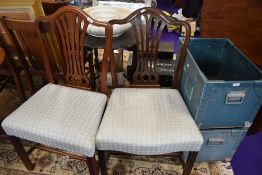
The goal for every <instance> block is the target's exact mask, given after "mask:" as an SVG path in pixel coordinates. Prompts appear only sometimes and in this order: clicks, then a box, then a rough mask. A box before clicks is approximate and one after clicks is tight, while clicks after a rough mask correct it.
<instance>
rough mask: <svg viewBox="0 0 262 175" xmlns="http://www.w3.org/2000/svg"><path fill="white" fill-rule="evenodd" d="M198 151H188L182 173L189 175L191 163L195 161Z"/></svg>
mask: <svg viewBox="0 0 262 175" xmlns="http://www.w3.org/2000/svg"><path fill="white" fill-rule="evenodd" d="M197 153H198V152H194V151H190V152H189V154H188V157H187V161H186V166H185V169H184V170H183V175H190V173H191V170H192V168H193V165H194V163H195V160H196V157H197Z"/></svg>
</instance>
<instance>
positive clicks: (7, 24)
mask: <svg viewBox="0 0 262 175" xmlns="http://www.w3.org/2000/svg"><path fill="white" fill-rule="evenodd" d="M0 21H1V24H2V26H3V28H4V29H5V31H6V34H7V37H8V38H9V40H10V42H11V44H12V45H13V46H14V50H15V51H14V50H13V52H15V53H16V55H17V61H18V65H19V67H21V70H22V71H23V72H24V77H25V79H26V85H27V88H28V89H29V92H30V95H33V94H34V92H35V91H36V86H40V87H41V86H42V85H44V84H45V83H46V74H45V70H44V63H43V54H42V52H43V51H45V49H44V47H43V45H42V43H41V39H40V38H41V35H39V33H38V30H39V29H38V26H37V24H36V22H35V21H32V20H19V19H11V18H7V17H2V19H0ZM6 47H8V46H6ZM49 49H52V47H50V48H49ZM7 50H8V49H7ZM9 55H11V53H10V54H9ZM51 56H53V55H49V59H50V61H51V64H52V67H53V68H52V69H53V70H54V72H55V76H56V78H57V77H59V75H60V74H61V69H59V66H58V63H57V62H56V59H55V58H54V57H51ZM10 59H13V60H14V58H10ZM18 69H19V68H18ZM34 76H36V77H40V78H41V79H42V80H41V81H42V82H43V83H42V84H39V83H38V84H34V82H33V77H34ZM60 77H61V76H60ZM25 91H26V90H25Z"/></svg>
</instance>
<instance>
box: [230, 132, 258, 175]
mask: <svg viewBox="0 0 262 175" xmlns="http://www.w3.org/2000/svg"><path fill="white" fill-rule="evenodd" d="M231 165H232V167H233V170H234V174H235V175H247V174H249V175H262V132H259V133H257V134H255V135H249V136H246V137H245V139H244V140H243V141H242V143H241V144H240V145H239V147H238V149H237V151H236V153H235V155H234V156H233V158H232V160H231Z"/></svg>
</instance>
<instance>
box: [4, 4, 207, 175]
mask: <svg viewBox="0 0 262 175" xmlns="http://www.w3.org/2000/svg"><path fill="white" fill-rule="evenodd" d="M142 19H143V20H145V21H146V22H145V23H144V21H143V20H142ZM5 20H6V24H7V26H8V25H10V26H11V25H12V24H11V20H9V22H8V20H7V19H5ZM127 21H128V22H130V23H131V24H132V26H133V29H134V33H135V37H136V58H137V69H136V71H135V74H134V77H136V80H137V82H140V83H144V84H146V86H147V87H148V86H149V85H154V84H155V83H156V82H157V80H158V74H157V72H156V59H157V57H156V56H157V51H158V46H159V42H160V36H161V34H162V31H163V28H164V26H165V25H166V24H169V23H170V24H173V25H183V26H185V28H186V30H187V35H186V38H185V44H184V45H183V47H182V48H181V49H182V52H181V54H180V55H179V59H178V64H177V69H176V73H175V78H174V87H176V88H178V87H179V81H180V76H181V72H182V68H183V63H184V59H185V54H186V49H187V45H188V42H189V35H190V32H189V31H190V28H189V26H188V24H187V23H185V22H180V21H173V20H171V19H169V18H168V17H167V16H165V15H164V14H163V13H162V12H161V11H160V10H157V9H153V8H143V9H139V10H137V11H135V12H133V13H132V14H131V15H130V16H128V17H127V18H126V19H124V20H114V21H111V22H110V23H111V24H123V23H126V22H127ZM8 23H9V24H8ZM36 23H37V26H39V30H38V32H37V33H38V35H41V37H40V38H41V42H40V43H42V46H43V48H45V50H46V52H45V51H44V50H43V51H40V52H41V54H43V58H44V60H43V62H44V66H45V70H46V76H47V78H48V81H49V84H47V85H45V86H44V87H43V88H41V89H40V90H39V91H37V92H36V93H35V94H34V95H33V96H32V97H31V98H29V99H28V100H27V101H26V102H25V103H24V104H23V105H21V106H20V107H19V108H18V109H17V110H16V111H14V112H13V113H12V114H11V115H9V116H8V117H7V118H6V119H5V120H4V121H3V122H2V127H3V129H4V130H5V132H6V133H7V134H8V135H9V137H10V140H11V142H12V143H13V144H14V147H15V150H16V151H17V153H18V155H19V156H20V158H21V160H22V161H23V163H24V164H25V166H26V167H27V169H29V170H32V169H33V164H32V163H31V161H30V159H29V158H28V152H26V151H25V149H24V148H23V146H22V143H21V141H20V139H19V138H22V139H26V140H30V141H34V142H37V143H40V144H44V145H47V146H49V147H44V146H37V147H38V148H42V149H45V150H49V151H50V150H51V148H50V147H53V148H56V149H62V150H65V151H69V152H72V153H74V154H77V155H84V156H85V157H86V159H85V160H86V162H87V165H88V167H89V171H90V174H92V175H97V174H98V166H97V164H96V162H97V161H96V159H95V151H96V150H97V153H98V158H99V163H100V168H101V171H102V174H103V175H106V174H107V168H106V166H107V159H108V157H107V155H108V154H107V153H112V152H115V153H128V154H137V155H166V154H169V153H175V152H185V151H189V155H188V158H187V161H186V162H184V161H182V166H183V175H186V174H190V172H191V169H192V167H193V164H194V161H195V159H196V156H197V151H199V150H200V147H201V145H202V142H203V138H202V136H201V134H200V132H199V130H198V128H197V126H196V124H195V123H194V121H193V119H192V117H191V115H190V113H189V111H188V109H187V107H186V105H185V103H184V102H183V99H182V97H181V95H180V94H179V91H178V90H177V89H157V88H116V89H114V90H113V91H112V94H111V97H110V99H109V101H108V103H107V96H106V95H105V93H106V92H107V84H106V83H107V81H106V80H107V67H108V57H110V58H111V59H112V53H113V52H112V49H111V47H112V46H111V44H112V25H110V24H109V23H104V22H98V21H96V20H94V19H92V18H91V17H90V16H88V15H87V14H85V13H84V12H83V11H82V10H80V9H77V8H75V7H70V6H68V7H62V8H60V9H59V10H58V11H57V12H55V13H54V14H53V15H51V16H46V17H40V18H38V19H36ZM89 25H95V26H98V27H103V28H105V33H106V38H105V48H104V53H103V59H102V63H101V64H102V69H101V74H100V83H99V92H101V93H97V92H93V91H86V90H83V89H89V90H90V89H91V81H92V77H93V76H92V75H91V74H92V72H93V71H92V70H93V68H92V59H90V60H89V61H88V64H87V63H86V59H85V58H86V56H85V51H84V42H85V35H86V31H87V27H88V26H89ZM53 35H54V37H51V38H55V40H56V43H57V45H58V46H59V51H60V54H59V55H60V56H59V57H58V58H57V59H58V63H59V64H60V65H61V67H63V71H64V76H65V84H64V85H56V84H54V83H55V78H54V71H53V68H52V66H51V63H50V59H49V58H48V55H49V54H48V51H49V50H47V49H46V48H47V45H48V43H49V42H48V38H49V37H50V36H53ZM48 36H49V37H48ZM87 42H88V41H87ZM110 61H111V64H112V63H113V61H112V60H110ZM87 65H88V66H89V68H88V69H87V68H86V66H87ZM77 87H80V88H81V89H78V88H77ZM56 151H57V150H56ZM62 154H65V153H64V152H62ZM71 156H72V155H71ZM72 157H73V158H75V157H76V156H72ZM82 160H83V159H82Z"/></svg>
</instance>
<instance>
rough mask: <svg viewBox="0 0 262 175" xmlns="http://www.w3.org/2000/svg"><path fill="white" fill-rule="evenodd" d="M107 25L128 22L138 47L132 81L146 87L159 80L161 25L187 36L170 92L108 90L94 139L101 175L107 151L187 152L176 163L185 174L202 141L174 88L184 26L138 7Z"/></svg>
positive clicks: (178, 69) (136, 152)
mask: <svg viewBox="0 0 262 175" xmlns="http://www.w3.org/2000/svg"><path fill="white" fill-rule="evenodd" d="M110 23H111V24H125V23H131V24H132V27H133V30H134V33H135V37H136V48H137V49H136V53H137V66H136V71H135V73H134V75H133V79H134V81H135V82H136V83H140V84H144V85H145V87H148V86H149V85H154V84H155V83H157V81H158V76H159V75H158V73H157V72H156V59H157V52H158V46H159V42H160V36H161V34H162V31H163V29H164V26H166V25H167V24H170V25H182V26H184V27H185V28H186V37H185V42H184V45H183V47H182V48H180V49H181V52H180V53H181V54H180V55H179V56H178V61H177V69H176V72H175V75H174V88H175V89H162V88H116V89H114V90H113V91H112V94H111V97H110V99H109V102H108V104H107V107H106V110H105V114H104V116H103V119H102V122H101V124H100V127H99V130H98V133H97V136H96V146H97V149H98V155H99V161H100V162H101V169H102V174H103V175H106V174H107V158H108V157H107V156H106V155H108V153H117V154H119V153H121V154H123V153H125V154H135V155H166V154H170V155H172V153H181V152H187V151H188V152H189V155H188V158H187V161H186V162H184V161H182V158H181V163H182V167H183V175H189V174H190V172H191V169H192V167H193V164H194V161H195V159H196V157H197V152H198V151H199V150H200V148H201V145H202V143H203V137H202V135H201V133H200V131H199V129H198V128H197V126H196V124H195V122H194V120H193V119H192V117H191V115H190V112H189V111H188V109H187V107H186V105H185V103H184V101H183V98H182V96H181V95H180V93H179V90H178V89H177V88H178V87H179V82H180V77H181V72H182V69H183V64H184V60H185V55H186V49H187V46H188V43H189V37H190V28H189V25H188V24H187V23H186V22H182V21H174V20H171V19H170V18H169V17H167V16H166V15H165V14H164V13H163V12H162V11H160V10H158V9H155V8H142V9H138V10H136V11H135V12H133V13H132V14H130V15H129V16H128V17H126V18H125V19H123V20H113V21H110Z"/></svg>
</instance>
